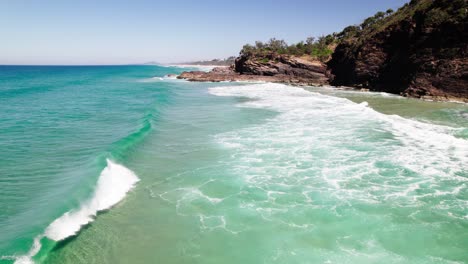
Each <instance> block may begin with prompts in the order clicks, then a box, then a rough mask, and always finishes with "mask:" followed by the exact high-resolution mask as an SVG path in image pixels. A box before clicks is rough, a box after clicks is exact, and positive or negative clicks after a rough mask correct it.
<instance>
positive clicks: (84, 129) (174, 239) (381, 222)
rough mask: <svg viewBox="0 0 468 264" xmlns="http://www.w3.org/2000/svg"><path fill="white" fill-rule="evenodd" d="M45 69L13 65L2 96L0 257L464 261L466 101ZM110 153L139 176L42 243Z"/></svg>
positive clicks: (135, 71)
mask: <svg viewBox="0 0 468 264" xmlns="http://www.w3.org/2000/svg"><path fill="white" fill-rule="evenodd" d="M36 70H37V71H39V72H40V71H42V69H36ZM48 70H50V69H48ZM55 70H60V71H62V73H57V72H53V73H50V76H48V77H47V79H46V80H43V79H41V78H40V76H30V75H27V73H22V75H23V76H25V77H24V78H23V79H20V80H18V75H17V73H11V75H13V78H12V79H13V80H14V81H11V80H10V83H8V82H7V83H8V85H7V87H10V88H9V90H8V91H6V93H5V94H6V96H4V94H2V98H6V99H7V100H6V102H7V104H2V106H0V107H3V108H2V109H1V110H2V111H1V112H0V113H2V114H1V115H2V116H1V118H2V119H1V123H0V125H1V126H2V130H1V131H7V132H2V133H1V134H0V138H1V141H0V142H1V143H0V144H2V149H5V150H6V151H2V154H0V155H1V157H2V159H0V160H1V161H2V163H1V166H0V170H1V172H2V173H0V175H1V176H0V177H1V178H0V180H1V181H2V182H6V183H7V184H8V187H6V188H5V187H3V186H6V185H4V184H2V185H1V186H0V190H1V191H0V202H1V203H0V204H2V205H4V204H7V205H10V206H8V207H3V206H2V208H1V209H0V216H1V218H0V230H1V233H2V234H7V235H6V236H1V238H0V252H1V253H2V254H1V255H3V256H4V259H3V260H0V262H2V263H3V262H6V263H9V262H14V258H13V257H12V256H13V255H16V256H20V255H23V256H24V255H28V252H29V253H31V251H30V249H31V245H32V244H33V239H34V238H37V237H39V238H40V239H41V240H40V242H41V243H40V245H41V249H40V251H39V252H38V253H37V254H30V255H35V256H34V257H33V258H32V259H33V260H34V261H35V262H37V263H155V262H156V263H239V262H242V263H382V262H384V263H464V262H466V261H468V254H467V252H466V247H467V246H468V235H467V234H468V232H467V228H468V222H467V221H468V209H467V208H468V188H467V177H468V171H467V167H466V164H468V162H467V161H468V141H467V139H468V133H467V131H468V122H467V119H468V118H467V115H468V108H467V107H466V105H463V104H453V103H434V102H424V101H419V100H413V99H406V98H401V97H397V96H393V95H388V94H378V93H361V92H352V91H338V90H332V89H329V88H314V87H311V88H306V89H302V88H294V87H289V86H283V85H278V84H228V83H223V84H219V83H218V84H215V83H188V82H184V81H179V80H173V79H167V78H163V80H160V79H159V77H162V76H164V75H165V74H167V73H172V72H177V71H180V70H181V69H177V68H160V67H155V66H128V67H111V68H106V67H103V68H101V67H96V68H93V67H84V68H83V69H81V68H73V69H71V68H65V69H55ZM16 71H18V70H16ZM29 74H30V73H29ZM38 74H39V75H40V74H43V73H38ZM63 74H65V75H63ZM155 76H156V77H158V78H151V77H155ZM76 79H78V80H80V81H79V82H78V81H76ZM41 81H42V82H46V83H47V84H48V85H52V84H54V85H52V86H53V87H52V88H47V91H41V92H38V91H36V90H35V89H33V88H30V87H28V85H31V84H35V85H36V84H37V83H40V82H41ZM37 86H38V87H39V85H37ZM11 87H13V88H15V87H19V88H17V89H19V90H17V91H14V92H12V91H10V89H13V88H11ZM43 87H48V86H47V85H45V86H41V89H44V88H43ZM2 89H3V88H2ZM22 89H26V90H27V91H23V90H22ZM28 89H29V90H28ZM3 92H4V91H3V90H2V93H3ZM30 93H33V94H32V95H31V94H30ZM37 100H39V101H37ZM41 100H42V101H41ZM15 107H17V108H15ZM23 108H26V109H24V110H22V109H23ZM6 111H9V112H8V113H9V114H8V115H7V114H5V113H6ZM19 120H21V122H24V124H22V125H21V127H19V128H17V127H15V124H17V123H18V122H19ZM35 120H36V121H37V122H36V121H35ZM4 128H7V129H8V130H5V129H4ZM59 128H60V129H62V130H58V129H59ZM15 129H16V130H15ZM51 132H54V133H52V134H51ZM11 146H18V147H17V148H21V150H22V151H21V152H20V151H19V150H17V148H13V147H11ZM43 150H47V151H45V152H43ZM106 158H109V159H110V160H111V162H115V163H119V164H122V165H124V166H125V167H126V168H128V169H130V170H131V171H132V173H134V174H135V175H136V176H135V177H138V179H139V182H136V181H135V180H131V181H130V183H129V184H123V185H124V186H126V188H122V191H121V192H120V194H122V193H123V194H125V193H126V192H127V191H128V190H130V191H129V192H128V193H127V195H126V196H125V197H124V198H123V199H122V200H121V202H120V203H118V204H117V205H116V206H114V207H112V208H111V209H110V210H104V211H101V213H97V217H96V218H95V220H94V217H93V214H96V213H91V214H88V215H90V219H91V220H90V221H89V222H90V223H91V224H88V225H86V226H85V227H84V228H81V230H80V231H79V232H78V235H75V236H69V235H70V234H69V233H70V232H69V231H70V229H65V230H66V231H67V232H65V231H63V229H56V228H55V229H54V228H52V229H54V230H55V231H57V230H59V231H60V232H58V234H60V235H55V236H54V235H49V236H47V235H48V233H47V230H50V226H52V227H54V225H53V224H52V225H51V223H52V222H53V221H54V220H56V219H57V218H58V219H60V218H59V217H60V216H62V214H63V213H65V212H67V211H69V210H72V212H76V211H78V212H80V209H81V208H83V205H87V204H88V203H89V201H90V200H91V201H92V200H93V199H92V198H93V197H96V195H95V194H96V193H97V191H96V189H95V187H94V186H95V185H96V183H97V182H98V179H99V180H100V179H101V176H100V175H102V174H101V170H103V169H104V168H106V161H105V160H106ZM5 161H7V162H5ZM115 175H120V174H118V173H116V174H115ZM118 178H119V179H122V178H121V177H118ZM129 179H134V178H131V177H130V178H129ZM112 184H113V183H109V184H105V185H106V186H107V185H110V186H112ZM133 184H135V187H134V188H133V189H132V186H133ZM109 189H110V190H112V189H114V188H109ZM16 193H19V195H16ZM120 196H121V195H117V196H116V197H120ZM16 197H18V198H16ZM117 200H120V198H119V199H117ZM109 204H111V205H113V204H114V203H108V204H106V205H108V206H101V207H99V206H98V207H96V208H99V210H95V211H100V210H101V209H108V208H110V207H111V205H109ZM4 208H5V209H4ZM85 212H87V213H89V211H86V210H85ZM32 215H34V216H35V217H34V218H32V217H31V216H32ZM73 219H75V218H73ZM80 219H82V218H80ZM92 220H94V221H92ZM67 223H68V222H67ZM74 223H76V222H74ZM48 227H49V229H48ZM67 227H69V225H67ZM44 232H45V233H44ZM72 233H73V232H72ZM56 234H57V232H56ZM42 235H45V237H42ZM57 240H58V241H57ZM4 252H5V253H4ZM32 253H36V252H32ZM20 260H21V259H20ZM17 261H18V262H19V260H18V259H17Z"/></svg>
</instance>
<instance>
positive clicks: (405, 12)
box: [240, 0, 468, 63]
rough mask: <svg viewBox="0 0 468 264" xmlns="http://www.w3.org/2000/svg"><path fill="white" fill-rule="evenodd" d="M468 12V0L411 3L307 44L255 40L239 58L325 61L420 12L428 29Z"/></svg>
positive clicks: (465, 17)
mask: <svg viewBox="0 0 468 264" xmlns="http://www.w3.org/2000/svg"><path fill="white" fill-rule="evenodd" d="M447 7H450V8H447ZM466 10H467V1H466V0H437V1H434V0H412V1H411V2H409V3H407V4H405V5H403V6H402V7H400V8H399V9H398V10H397V11H396V12H395V11H394V10H393V9H388V10H386V11H385V12H382V11H379V12H377V13H376V14H375V15H374V16H371V17H368V18H366V19H364V21H363V22H362V23H361V24H360V25H351V26H348V27H346V28H344V29H343V30H342V31H341V32H339V33H332V34H329V35H326V36H321V37H318V38H314V37H309V38H307V39H306V40H305V41H300V42H298V43H293V44H291V45H288V44H287V43H286V42H285V41H284V40H281V39H276V38H272V39H270V40H269V41H268V42H261V41H256V42H255V45H250V44H246V45H244V47H243V48H242V50H241V51H240V55H254V56H258V57H266V56H268V54H272V53H276V54H287V55H294V56H309V57H310V58H311V59H316V60H320V61H322V62H326V61H328V60H329V59H330V58H331V55H332V54H333V51H334V49H335V47H336V46H337V45H338V44H340V43H343V42H358V43H363V42H365V41H366V40H368V39H370V38H372V37H373V36H375V34H378V33H379V32H382V31H383V30H385V29H386V28H388V27H389V26H391V25H395V24H397V23H400V22H401V21H403V20H405V19H408V18H411V17H413V16H414V15H415V14H417V13H420V14H424V17H425V20H424V24H425V25H426V26H434V27H436V26H438V25H440V24H441V23H445V22H453V21H455V22H457V21H458V22H460V21H466V19H467V13H468V12H467V11H466ZM266 62H268V61H265V63H266Z"/></svg>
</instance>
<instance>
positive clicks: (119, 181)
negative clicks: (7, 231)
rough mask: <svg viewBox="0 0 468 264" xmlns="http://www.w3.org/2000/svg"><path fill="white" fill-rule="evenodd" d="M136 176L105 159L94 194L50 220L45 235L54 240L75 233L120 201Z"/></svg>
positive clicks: (136, 180) (136, 179) (133, 183)
mask: <svg viewBox="0 0 468 264" xmlns="http://www.w3.org/2000/svg"><path fill="white" fill-rule="evenodd" d="M138 180H139V179H138V177H137V176H136V175H135V174H134V173H133V172H132V171H131V170H129V169H127V168H126V167H124V166H122V165H120V164H116V163H114V162H112V161H110V160H107V167H106V168H104V170H103V171H102V172H101V175H100V176H99V180H98V182H97V185H96V190H95V191H94V195H93V197H92V198H91V200H89V201H88V202H86V203H84V204H82V205H81V207H80V208H79V209H78V210H75V211H69V212H67V213H65V214H64V215H62V216H61V217H59V218H57V219H56V220H55V221H54V222H52V223H51V224H50V225H49V226H48V227H47V229H46V231H45V236H46V237H48V238H50V239H53V240H55V241H60V240H63V239H65V238H67V237H69V236H72V235H75V234H76V233H77V232H78V231H79V230H80V229H81V227H82V226H83V225H86V224H88V223H90V222H92V221H93V219H94V217H95V216H96V213H97V212H99V211H102V210H106V209H109V208H111V207H112V206H114V205H115V204H117V203H118V202H119V201H121V200H122V199H123V198H124V197H125V195H126V194H127V192H128V191H130V190H131V189H132V188H133V186H134V185H135V183H136V182H138Z"/></svg>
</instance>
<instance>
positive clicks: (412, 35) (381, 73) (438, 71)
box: [328, 0, 468, 101]
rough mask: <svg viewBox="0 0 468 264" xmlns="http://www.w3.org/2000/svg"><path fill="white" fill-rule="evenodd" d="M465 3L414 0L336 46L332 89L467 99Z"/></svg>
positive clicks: (450, 0) (467, 59)
mask: <svg viewBox="0 0 468 264" xmlns="http://www.w3.org/2000/svg"><path fill="white" fill-rule="evenodd" d="M467 8H468V6H467V1H466V0H419V1H416V0H413V1H411V3H410V4H408V5H406V6H405V7H403V8H401V9H400V10H399V11H398V12H396V13H395V14H394V15H393V16H390V17H388V18H387V20H386V21H384V23H383V24H382V25H379V26H378V27H376V28H375V29H372V31H370V32H366V34H363V35H362V36H359V37H358V38H354V39H349V40H345V41H343V42H342V43H341V44H339V45H338V46H337V48H336V49H335V52H334V53H333V55H332V59H331V61H330V62H329V63H328V67H329V69H330V70H331V75H330V77H331V84H332V85H346V86H354V87H362V88H368V89H370V90H374V91H385V92H390V93H396V94H401V95H404V96H411V97H418V98H434V99H456V98H458V99H461V100H464V101H468V58H467V53H468V45H467V41H468V31H467V23H468V19H467V12H468V11H467V10H468V9H467Z"/></svg>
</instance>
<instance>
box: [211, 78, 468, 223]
mask: <svg viewBox="0 0 468 264" xmlns="http://www.w3.org/2000/svg"><path fill="white" fill-rule="evenodd" d="M210 93H212V94H214V95H217V96H238V97H247V98H251V99H254V100H250V101H247V102H243V103H241V104H239V105H238V106H240V107H250V108H264V109H270V110H274V111H276V112H278V113H279V114H278V116H277V117H275V118H273V119H269V120H267V122H266V123H263V124H261V125H256V126H252V127H248V128H244V129H241V130H236V131H231V132H227V133H223V134H220V135H217V136H216V140H217V142H219V143H220V144H222V145H224V146H226V147H227V148H230V149H231V150H232V151H233V152H234V153H235V154H233V157H235V158H233V160H232V161H231V165H230V166H231V167H232V168H233V173H235V174H238V175H242V176H243V177H244V180H245V182H246V184H248V185H249V186H255V187H257V188H260V189H261V190H263V191H264V192H265V194H266V195H267V197H268V195H269V194H271V193H275V192H276V191H283V190H287V191H288V192H287V194H288V196H289V197H285V199H293V201H295V202H294V204H297V203H299V204H300V203H304V204H310V203H312V204H313V203H316V201H314V200H313V198H311V197H309V196H307V197H304V195H303V193H307V194H313V193H315V194H317V193H320V197H321V199H324V200H327V199H328V198H326V197H329V199H330V200H336V199H337V200H338V201H341V202H342V203H343V204H349V203H350V201H352V200H358V201H359V202H365V203H367V204H376V203H382V202H383V201H386V202H392V203H393V204H394V205H395V206H403V207H404V206H408V205H411V206H419V205H422V204H424V203H427V202H428V201H427V199H425V197H427V196H428V195H430V196H431V197H435V196H441V195H442V194H443V195H450V196H451V197H448V198H447V199H452V200H451V205H452V206H450V207H447V208H445V209H444V210H443V213H444V214H446V215H454V217H455V216H456V217H464V216H465V213H463V210H460V209H459V208H464V206H466V205H468V203H467V202H466V201H463V200H462V199H459V198H457V197H456V196H455V194H456V193H457V192H458V191H459V189H457V190H458V191H456V190H455V189H456V188H460V186H463V188H465V189H466V186H467V185H466V182H467V179H466V178H465V177H462V176H459V175H464V174H465V173H466V164H468V141H467V140H465V139H461V138H457V137H455V136H454V135H455V134H456V133H457V132H458V131H459V130H460V129H459V128H453V127H448V126H441V125H436V124H431V123H424V122H420V121H416V120H411V119H407V118H403V117H401V116H397V115H385V114H382V113H380V112H377V111H375V110H374V109H372V108H371V107H369V106H368V104H367V102H363V103H360V104H357V103H354V102H352V101H350V100H348V99H344V98H338V97H333V96H327V95H322V94H319V93H314V92H309V91H306V90H304V89H302V88H295V87H290V86H285V85H281V84H258V85H246V86H236V87H232V86H230V87H215V88H211V89H210ZM259 135H261V136H260V137H259ZM389 174H390V175H393V176H392V177H388V176H387V175H389ZM297 186H302V187H301V188H298V187H297ZM429 186H430V187H429ZM295 192H297V193H298V195H297V197H302V200H300V198H296V197H295V196H294V195H296V194H295ZM299 194H300V195H299ZM304 198H305V199H304ZM278 201H279V198H277V199H273V200H272V199H270V200H269V201H268V203H266V204H265V202H263V201H262V202H261V203H259V202H255V203H253V207H258V209H259V211H260V212H263V211H264V210H265V209H269V210H270V209H271V208H282V204H279V203H278ZM434 202H437V201H434ZM262 206H263V207H262ZM266 206H268V207H266ZM289 206H291V204H290V205H289ZM326 206H329V205H328V204H326ZM334 206H336V204H335V205H334ZM329 209H330V210H334V209H333V208H331V207H330V208H329ZM279 214H280V213H279ZM284 217H285V216H284ZM278 221H279V220H278ZM301 224H302V223H301Z"/></svg>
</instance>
